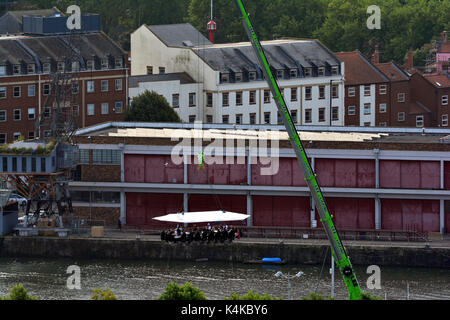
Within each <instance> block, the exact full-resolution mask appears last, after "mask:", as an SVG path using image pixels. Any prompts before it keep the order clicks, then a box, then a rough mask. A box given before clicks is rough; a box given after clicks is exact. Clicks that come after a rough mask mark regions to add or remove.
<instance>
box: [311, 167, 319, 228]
mask: <svg viewBox="0 0 450 320" xmlns="http://www.w3.org/2000/svg"><path fill="white" fill-rule="evenodd" d="M315 165H316V159H315V158H311V168H312V169H313V171H314V172H315ZM310 199H311V216H310V221H311V228H317V226H318V223H317V220H316V203H315V201H314V198H313V196H312V195H310Z"/></svg>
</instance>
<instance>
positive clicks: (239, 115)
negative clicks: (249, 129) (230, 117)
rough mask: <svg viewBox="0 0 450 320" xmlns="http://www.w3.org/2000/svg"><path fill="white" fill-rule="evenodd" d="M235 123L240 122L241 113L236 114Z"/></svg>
mask: <svg viewBox="0 0 450 320" xmlns="http://www.w3.org/2000/svg"><path fill="white" fill-rule="evenodd" d="M236 124H242V114H237V115H236Z"/></svg>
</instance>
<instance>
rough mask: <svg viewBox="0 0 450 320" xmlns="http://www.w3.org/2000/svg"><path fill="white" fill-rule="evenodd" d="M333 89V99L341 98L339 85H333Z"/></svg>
mask: <svg viewBox="0 0 450 320" xmlns="http://www.w3.org/2000/svg"><path fill="white" fill-rule="evenodd" d="M331 91H332V94H333V99H338V98H339V86H336V85H334V86H331Z"/></svg>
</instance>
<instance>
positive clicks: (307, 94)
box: [305, 87, 312, 100]
mask: <svg viewBox="0 0 450 320" xmlns="http://www.w3.org/2000/svg"><path fill="white" fill-rule="evenodd" d="M305 100H312V87H305Z"/></svg>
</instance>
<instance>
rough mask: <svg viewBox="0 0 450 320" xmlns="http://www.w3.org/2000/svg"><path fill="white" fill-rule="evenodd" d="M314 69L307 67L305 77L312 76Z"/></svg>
mask: <svg viewBox="0 0 450 320" xmlns="http://www.w3.org/2000/svg"><path fill="white" fill-rule="evenodd" d="M311 74H312V69H311V68H305V77H311Z"/></svg>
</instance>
